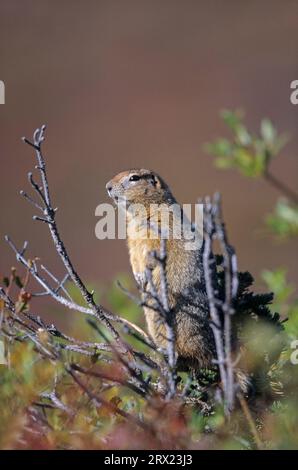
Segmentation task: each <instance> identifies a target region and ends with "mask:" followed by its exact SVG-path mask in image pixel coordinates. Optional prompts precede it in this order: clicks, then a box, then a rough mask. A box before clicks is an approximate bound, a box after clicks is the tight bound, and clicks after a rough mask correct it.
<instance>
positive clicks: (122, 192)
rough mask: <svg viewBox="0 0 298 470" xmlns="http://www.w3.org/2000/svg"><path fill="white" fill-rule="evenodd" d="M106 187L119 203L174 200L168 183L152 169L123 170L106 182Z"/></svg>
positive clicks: (149, 202) (171, 201) (158, 202)
mask: <svg viewBox="0 0 298 470" xmlns="http://www.w3.org/2000/svg"><path fill="white" fill-rule="evenodd" d="M106 189H107V192H108V194H109V196H110V197H111V198H112V199H113V200H114V201H115V202H116V203H117V204H119V203H121V202H126V203H128V204H143V205H147V204H152V203H157V204H160V203H171V204H172V203H173V202H174V198H173V196H172V194H171V191H170V189H169V187H168V186H167V184H166V183H165V182H164V181H163V180H162V178H161V177H160V176H159V175H157V174H156V173H154V172H153V171H151V170H145V169H133V170H127V171H122V172H121V173H118V174H117V175H116V176H114V178H112V179H111V180H110V181H109V182H108V183H107V184H106Z"/></svg>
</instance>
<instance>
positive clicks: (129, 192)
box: [106, 169, 216, 371]
mask: <svg viewBox="0 0 298 470" xmlns="http://www.w3.org/2000/svg"><path fill="white" fill-rule="evenodd" d="M106 189H107V192H108V194H109V196H110V197H111V198H112V199H113V200H114V201H115V202H116V204H117V205H118V207H119V210H125V212H126V216H127V217H126V221H127V243H128V250H129V256H130V263H131V266H132V271H133V274H134V277H135V280H136V283H137V285H138V287H139V289H140V292H141V294H142V296H143V298H144V297H146V298H148V293H147V295H146V290H147V289H148V287H147V285H146V282H147V281H148V279H146V270H147V268H148V266H149V265H150V264H152V253H153V252H155V253H158V252H159V251H160V247H161V236H163V235H162V233H161V232H160V231H159V230H160V228H161V227H160V225H161V220H162V219H161V211H160V207H161V206H163V207H164V208H165V207H168V208H169V209H171V207H173V206H175V207H176V208H177V207H178V212H179V207H180V206H179V205H178V204H177V202H176V200H175V198H174V196H173V195H172V193H171V190H170V188H169V186H168V185H167V184H166V183H165V182H164V180H163V179H162V178H161V177H160V176H159V175H157V174H156V173H154V172H153V171H150V170H145V169H132V170H128V171H123V172H121V173H119V174H118V175H116V176H115V177H114V178H113V179H111V180H110V181H109V182H108V183H107V185H106ZM132 207H134V210H131V208H132ZM142 208H143V210H142ZM144 209H145V215H144ZM180 212H181V214H182V208H181V207H180ZM140 214H142V217H140ZM169 214H170V218H169V224H168V229H169V233H168V237H165V238H167V239H166V241H165V244H166V281H167V287H168V292H167V294H168V303H169V307H170V314H171V320H172V325H173V330H174V334H175V348H176V353H177V356H178V358H177V366H178V369H180V370H192V371H196V370H198V369H200V368H208V367H210V366H212V359H214V358H216V351H215V344H214V337H213V332H212V330H211V327H210V319H209V310H208V301H207V296H206V291H205V287H204V274H203V266H202V252H201V251H202V250H201V249H200V248H197V249H193V247H190V246H189V243H192V242H190V240H189V235H187V237H185V234H184V233H182V234H181V237H180V238H179V237H178V238H176V237H175V236H174V235H173V232H174V229H175V224H176V225H177V220H181V219H179V216H178V217H176V218H175V217H173V213H172V211H171V210H169ZM182 216H183V217H184V219H183V220H184V221H185V220H187V218H186V217H185V215H182ZM136 220H138V223H133V222H136ZM144 220H145V221H146V222H147V224H143V222H144ZM175 221H176V222H175ZM186 225H187V223H186ZM148 227H149V232H148ZM158 231H159V232H158ZM154 232H155V233H154ZM147 272H148V271H147ZM151 272H152V281H153V283H154V285H155V286H156V289H157V292H160V287H161V271H160V266H159V265H158V264H156V265H155V266H153V267H152V266H151ZM144 313H145V318H146V322H147V327H148V332H149V334H150V336H151V338H152V339H153V341H154V343H155V344H156V346H157V347H162V348H165V347H166V341H167V335H166V327H165V322H164V321H162V320H161V318H160V313H159V312H157V311H156V309H151V308H149V307H148V305H147V306H145V307H144Z"/></svg>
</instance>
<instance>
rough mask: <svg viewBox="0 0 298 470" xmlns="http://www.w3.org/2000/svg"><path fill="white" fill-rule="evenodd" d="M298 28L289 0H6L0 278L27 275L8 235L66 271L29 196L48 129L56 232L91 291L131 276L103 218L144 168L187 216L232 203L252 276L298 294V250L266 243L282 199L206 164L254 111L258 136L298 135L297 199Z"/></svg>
mask: <svg viewBox="0 0 298 470" xmlns="http://www.w3.org/2000/svg"><path fill="white" fill-rule="evenodd" d="M297 18H298V2H295V1H291V0H284V1H281V0H279V1H276V0H263V1H262V2H259V1H256V0H253V1H250V2H239V1H236V0H229V1H214V0H210V1H208V2H203V1H198V0H196V1H194V0H184V1H182V0H162V1H161V0H159V1H158V0H150V1H149V0H126V1H121V0H97V1H95V0H88V1H83V0H75V1H70V0H62V1H59V2H58V1H46V0H40V1H33V0H23V1H22V2H20V1H16V0H1V1H0V49H1V51H0V54H1V57H0V79H1V80H3V81H4V83H5V86H6V104H5V105H1V106H0V132H1V139H0V156H1V184H0V201H1V202H0V204H1V218H0V274H1V276H2V275H4V274H7V273H9V269H10V267H11V266H12V265H15V263H16V262H15V258H14V256H13V254H12V252H11V251H10V249H9V248H8V246H7V245H6V244H5V242H4V241H3V237H4V234H5V233H8V234H10V235H11V237H12V238H13V239H14V240H15V241H16V242H17V243H19V244H21V243H22V242H23V240H24V239H27V240H29V242H30V244H29V252H28V253H29V254H30V256H39V257H40V258H41V259H42V262H43V263H46V264H47V266H48V267H49V268H50V269H51V270H53V271H54V272H56V273H59V272H62V270H61V264H60V261H59V259H58V257H57V255H56V253H55V250H54V248H53V246H52V241H51V239H50V237H49V234H48V231H47V227H45V226H44V225H43V224H41V223H38V222H34V221H32V215H33V214H34V213H35V212H34V209H33V208H32V207H31V206H30V205H29V204H28V203H27V202H26V201H24V200H23V199H22V198H21V197H20V196H19V190H20V189H25V190H29V187H28V183H27V176H26V175H27V172H28V171H30V170H31V169H32V168H33V167H34V165H35V160H34V155H33V152H32V150H31V149H30V148H29V147H27V146H25V145H24V144H23V143H22V142H21V136H23V135H26V136H27V137H31V135H32V132H33V130H34V129H35V128H36V127H38V126H40V125H41V124H43V123H46V124H47V126H48V129H47V140H46V143H45V145H44V153H45V155H46V161H47V166H48V176H49V180H50V187H51V191H52V197H53V200H54V204H55V206H58V208H59V211H58V215H57V221H58V224H59V227H60V231H61V235H62V237H63V239H64V241H65V244H66V246H67V247H68V249H69V253H70V255H71V257H72V260H73V262H74V264H75V266H76V268H77V270H78V271H79V272H80V274H81V276H82V277H83V279H84V280H86V281H88V282H91V283H93V285H95V286H96V285H98V286H104V287H103V288H104V289H105V288H108V286H109V285H111V284H112V282H113V280H114V279H115V277H116V276H117V274H118V273H120V272H129V271H130V268H129V262H128V255H127V250H126V247H125V242H124V241H118V240H104V241H99V240H97V239H96V237H95V233H94V229H95V225H96V221H97V219H96V217H95V214H94V212H95V208H96V206H97V205H98V204H99V203H101V202H108V197H107V195H106V193H105V183H106V182H107V181H108V180H109V179H110V178H111V177H113V176H114V174H115V173H118V172H120V171H121V170H123V169H127V168H130V167H134V166H136V167H145V168H146V167H148V168H152V169H154V170H155V171H157V172H158V173H160V174H161V175H162V176H163V177H164V179H165V180H166V181H167V182H168V184H169V185H170V186H171V188H172V190H173V193H174V194H175V196H176V198H177V199H178V200H179V201H180V202H182V203H190V202H195V201H196V198H197V197H198V196H203V195H206V194H211V193H213V192H214V191H215V190H219V191H221V193H222V196H223V203H224V215H225V220H226V223H227V227H228V233H229V237H230V241H231V242H232V244H233V245H234V246H235V248H236V250H237V253H238V259H239V264H240V268H241V269H245V270H246V269H247V270H250V271H251V272H252V274H253V275H254V276H255V277H256V278H257V279H259V274H260V270H261V269H264V268H268V269H271V268H275V267H280V266H284V267H286V268H287V269H288V273H289V279H290V281H292V282H296V283H297V280H298V270H297V266H296V265H297V241H292V242H290V243H287V244H283V243H281V242H276V243H272V240H271V239H270V241H269V240H268V237H267V236H266V233H265V230H264V225H263V220H264V214H266V213H268V212H270V211H271V210H272V208H273V206H274V204H275V201H276V199H277V196H278V193H277V191H275V190H274V189H272V188H271V187H270V186H268V185H267V184H266V183H265V182H263V181H261V180H252V179H245V178H244V177H241V176H240V175H239V174H237V173H236V172H233V171H227V172H223V171H219V170H217V169H216V168H215V167H214V161H213V158H212V157H211V156H210V155H207V154H206V153H205V152H204V151H203V145H204V143H205V142H208V141H210V140H214V139H215V138H216V137H219V136H222V135H223V136H225V135H228V132H227V131H226V128H225V127H224V125H223V123H222V122H221V120H220V118H219V116H218V113H219V111H220V110H221V109H223V108H230V109H235V108H239V107H240V108H243V109H244V110H245V112H246V122H247V124H248V126H249V127H250V129H253V130H257V128H258V126H259V122H260V119H261V118H262V117H269V118H270V119H271V120H272V121H273V123H274V124H275V125H276V127H277V128H278V130H279V131H286V132H288V133H289V134H290V136H291V141H290V143H289V144H288V145H287V146H286V147H285V149H284V151H283V153H282V156H281V157H279V158H278V159H277V160H276V161H274V162H273V165H272V172H273V173H275V174H277V175H278V176H279V178H280V179H282V180H283V181H285V182H286V183H287V184H288V185H289V186H291V187H292V188H293V189H296V190H297V176H298V135H297V126H298V119H297V118H298V106H294V105H293V104H291V102H290V99H289V97H290V93H291V90H290V83H291V81H292V80H295V79H298V51H297V46H298V28H297ZM51 305H52V304H51ZM47 308H48V307H47ZM54 308H55V310H57V306H54ZM58 308H59V307H58Z"/></svg>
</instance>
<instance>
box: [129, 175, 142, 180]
mask: <svg viewBox="0 0 298 470" xmlns="http://www.w3.org/2000/svg"><path fill="white" fill-rule="evenodd" d="M139 179H141V178H140V176H138V175H131V177H130V178H129V181H139Z"/></svg>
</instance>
